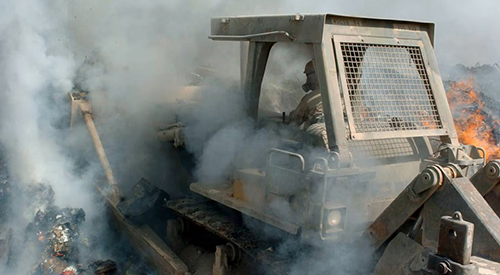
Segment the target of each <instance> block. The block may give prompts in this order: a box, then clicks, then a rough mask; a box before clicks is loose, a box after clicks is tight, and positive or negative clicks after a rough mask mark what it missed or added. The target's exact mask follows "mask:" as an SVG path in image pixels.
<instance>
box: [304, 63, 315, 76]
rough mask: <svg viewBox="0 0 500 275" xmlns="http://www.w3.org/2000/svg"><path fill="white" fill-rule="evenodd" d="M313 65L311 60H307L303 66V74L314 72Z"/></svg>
mask: <svg viewBox="0 0 500 275" xmlns="http://www.w3.org/2000/svg"><path fill="white" fill-rule="evenodd" d="M314 72H315V71H314V65H313V61H312V60H311V61H309V62H307V64H306V67H305V68H304V74H305V75H308V74H311V73H314Z"/></svg>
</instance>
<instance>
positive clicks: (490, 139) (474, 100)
mask: <svg viewBox="0 0 500 275" xmlns="http://www.w3.org/2000/svg"><path fill="white" fill-rule="evenodd" d="M484 66H486V65H483V67H484ZM492 69H494V68H493V67H492ZM484 70H486V69H484V68H483V69H481V70H480V71H484ZM487 71H488V72H489V73H490V74H492V73H491V72H490V70H487ZM472 72H475V70H473V71H472ZM465 76H466V77H467V78H466V79H465V80H460V81H447V82H446V83H445V84H446V86H447V93H446V95H447V97H448V102H449V104H450V108H451V110H452V113H453V119H454V122H455V128H456V130H457V134H458V139H459V141H460V142H461V143H463V144H474V145H476V146H479V147H481V148H483V149H484V150H485V152H486V157H487V159H488V160H490V159H494V158H498V157H500V153H499V152H498V146H499V145H500V122H499V119H500V108H499V107H500V102H498V101H497V100H495V99H493V98H492V97H491V96H489V95H488V94H490V93H491V91H490V92H488V94H487V93H486V92H483V90H486V88H484V87H483V86H482V85H481V84H478V83H477V82H476V79H475V77H476V76H474V74H472V73H471V74H467V75H465ZM496 77H498V79H499V80H500V72H497V74H496ZM483 81H484V79H483ZM487 83H491V82H487ZM488 87H489V89H491V88H492V87H493V86H492V85H489V86H488ZM498 88H499V89H500V87H498ZM488 91H489V90H488Z"/></svg>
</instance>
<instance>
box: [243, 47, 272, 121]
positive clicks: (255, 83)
mask: <svg viewBox="0 0 500 275" xmlns="http://www.w3.org/2000/svg"><path fill="white" fill-rule="evenodd" d="M273 45H274V43H269V42H265V43H264V42H250V45H249V47H248V58H247V69H246V75H245V79H244V81H245V82H244V85H243V87H244V92H245V99H246V102H247V112H248V115H250V117H252V118H257V116H258V112H259V99H260V88H261V86H262V80H263V79H264V72H265V69H266V64H267V59H268V57H269V53H270V51H271V47H272V46H273Z"/></svg>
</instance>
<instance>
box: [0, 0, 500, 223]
mask: <svg viewBox="0 0 500 275" xmlns="http://www.w3.org/2000/svg"><path fill="white" fill-rule="evenodd" d="M496 11H497V8H496V2H495V1H492V0H490V1H483V2H481V4H477V3H473V2H472V1H451V0H449V1H431V0H426V1H390V0H380V1H370V0H350V1H319V0H317V1H296V0H290V1H286V0H280V1H273V2H272V3H271V2H269V1H229V0H216V1H201V0H189V1H180V0H176V1H159V0H154V1H147V2H144V1H143V2H139V1H131V0H126V1H111V0H88V1H61V0H56V1H50V2H47V1H35V0H4V1H1V2H0V104H1V105H0V141H1V142H2V143H3V144H4V145H5V147H6V154H7V156H8V160H9V171H10V173H11V176H12V178H13V182H15V183H16V184H18V185H19V186H20V187H21V188H22V187H23V186H26V185H28V184H31V183H38V182H43V183H47V184H50V185H52V186H53V188H54V191H55V195H56V204H58V205H60V206H61V207H66V206H71V207H83V208H84V209H85V211H86V212H87V214H90V215H91V216H92V215H93V216H97V215H98V214H99V213H100V212H99V211H100V210H101V209H99V208H94V207H91V205H92V202H91V192H92V191H91V190H92V187H91V186H92V182H93V179H94V178H95V174H96V173H100V172H101V170H100V166H99V163H98V162H97V160H96V158H95V155H94V152H93V148H92V145H91V143H90V141H89V138H88V136H87V133H86V131H85V129H84V128H83V126H82V125H79V126H77V128H76V129H74V130H72V131H74V132H73V133H72V134H69V133H68V129H66V128H65V127H66V126H65V118H67V116H68V115H69V104H68V103H67V102H65V99H66V98H67V92H68V91H70V90H71V88H73V86H74V85H79V87H81V88H83V89H86V90H89V91H91V98H92V102H93V104H94V112H95V115H96V116H95V117H96V121H97V125H98V130H99V131H100V134H101V137H102V139H103V143H104V145H105V147H106V149H107V153H108V157H109V159H110V162H111V165H112V167H113V169H114V170H115V174H116V176H117V179H118V182H119V184H123V185H124V186H128V187H129V186H131V185H132V184H133V183H135V182H136V181H137V180H138V179H139V178H140V177H142V176H144V177H146V178H148V179H151V180H152V181H153V182H154V183H155V184H158V185H161V186H162V187H163V188H166V189H168V186H171V185H174V184H175V182H173V181H172V177H173V175H172V171H171V170H172V167H171V166H170V165H171V164H170V163H169V161H168V159H165V158H164V157H162V154H160V152H158V148H157V146H158V145H157V143H156V140H155V136H154V132H155V131H154V127H155V125H156V124H159V125H164V124H165V123H169V122H173V121H175V118H172V117H171V114H173V113H174V111H173V109H174V108H175V107H176V105H175V104H171V99H172V98H177V97H178V96H179V94H178V92H177V87H178V86H182V85H185V84H186V83H188V82H189V73H190V72H191V71H192V70H193V69H194V68H195V67H197V66H205V65H207V64H210V66H211V67H212V68H214V69H215V70H216V71H217V72H218V77H219V79H224V80H227V79H232V81H228V82H227V83H224V84H219V87H220V89H217V90H216V91H213V90H212V91H210V90H207V91H206V95H205V97H203V99H204V101H205V102H206V103H207V104H204V105H203V106H204V107H202V108H201V109H199V110H193V112H192V113H191V114H190V115H191V116H189V115H188V116H187V117H195V118H197V119H195V124H194V127H192V128H191V129H190V130H189V131H190V132H188V134H189V136H190V137H191V141H192V142H193V143H192V145H190V146H192V147H191V148H190V149H192V151H193V152H195V153H197V156H198V158H199V159H198V160H200V161H201V162H203V163H208V164H212V165H213V166H201V167H200V168H199V170H198V173H199V174H198V176H213V180H220V179H223V178H224V177H226V176H227V174H229V173H230V171H231V170H230V168H234V167H232V166H231V165H232V164H231V163H234V161H235V160H237V159H239V160H240V161H241V162H239V163H243V164H246V163H245V158H243V157H242V155H241V154H242V153H247V154H250V153H253V154H255V155H257V152H258V153H259V154H260V152H262V151H264V148H265V147H267V146H269V145H270V144H272V143H273V142H274V140H273V138H275V135H276V133H275V132H266V133H262V132H257V133H256V132H253V130H252V127H251V126H249V125H248V124H245V123H246V122H245V123H240V124H230V125H229V126H227V127H225V128H224V123H225V122H229V121H231V122H233V123H234V122H235V121H238V122H239V121H240V120H242V121H245V117H244V115H243V114H242V113H241V108H239V107H240V106H242V104H243V103H242V98H241V95H238V94H237V92H238V91H237V89H235V83H237V78H238V77H239V45H238V44H237V43H221V42H212V41H210V40H208V39H207V35H208V34H209V18H210V17H212V16H220V15H242V14H273V13H297V12H301V13H315V12H331V13H340V14H351V15H360V16H375V17H389V18H401V19H412V20H426V21H434V22H436V43H435V47H436V53H437V58H438V61H439V63H440V64H441V66H442V67H444V66H443V65H445V64H452V65H454V64H456V63H465V64H467V65H472V64H474V63H476V62H481V63H494V62H498V61H500V56H499V54H498V52H497V51H496V45H497V40H498V39H499V38H498V36H497V35H496V33H498V29H497V28H498V26H500V24H498V22H497V20H499V19H498V18H499V17H498V16H497V15H496V14H495V12H496ZM297 73H298V74H300V73H301V71H300V70H299V71H297ZM236 87H237V84H236ZM233 92H234V93H233ZM230 93H233V94H230ZM162 101H169V102H170V104H166V105H161V104H158V103H159V102H162ZM174 102H175V101H174ZM162 106H167V107H162ZM221 109H222V110H221ZM287 111H289V110H287ZM188 112H190V111H188ZM196 123H197V124H196ZM214 128H224V129H223V130H222V131H220V132H213V131H214ZM212 136H213V138H210V137H212ZM270 137H271V138H270ZM241 143H245V144H246V145H247V147H246V148H247V149H246V151H243V152H241V151H239V149H238V148H239V147H238V146H239V145H240V144H241ZM75 147H76V149H77V150H78V152H79V153H84V154H85V155H86V156H87V157H88V159H90V161H91V163H90V165H89V166H88V167H87V168H86V169H85V170H83V172H82V170H79V171H78V172H75V171H76V170H78V169H77V168H76V167H75V166H76V164H75V161H74V159H73V154H72V153H69V152H70V150H69V148H73V149H75ZM207 148H208V150H206V151H204V149H207ZM220 148H224V149H226V151H225V152H226V154H224V155H223V156H224V158H223V159H220V162H213V161H212V157H213V155H217V154H218V153H219V152H220ZM250 159H253V158H250ZM214 172H215V173H214ZM35 210H36V209H29V211H31V212H29V211H28V213H31V214H33V213H32V211H35ZM16 211H20V212H23V211H24V209H23V210H20V209H17V210H16ZM18 214H20V213H18ZM29 215H30V214H27V216H26V217H24V218H26V219H31V218H32V217H30V216H29ZM20 230H21V229H20Z"/></svg>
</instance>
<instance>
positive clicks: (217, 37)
mask: <svg viewBox="0 0 500 275" xmlns="http://www.w3.org/2000/svg"><path fill="white" fill-rule="evenodd" d="M280 34H281V35H284V36H286V37H287V38H288V39H290V41H293V40H294V37H292V36H291V35H290V34H289V33H288V32H286V31H272V32H263V33H254V34H247V35H210V36H209V37H208V38H210V39H212V40H250V39H252V38H256V37H260V36H270V35H280Z"/></svg>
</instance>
